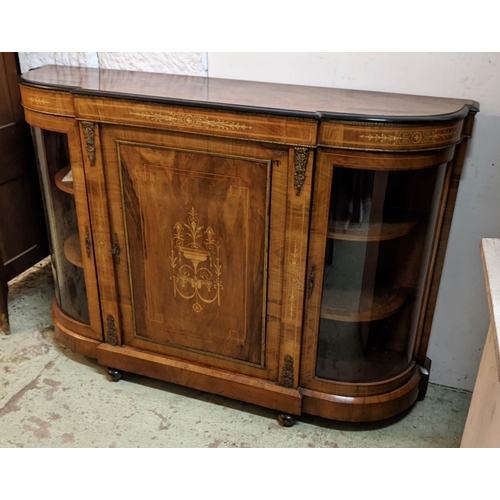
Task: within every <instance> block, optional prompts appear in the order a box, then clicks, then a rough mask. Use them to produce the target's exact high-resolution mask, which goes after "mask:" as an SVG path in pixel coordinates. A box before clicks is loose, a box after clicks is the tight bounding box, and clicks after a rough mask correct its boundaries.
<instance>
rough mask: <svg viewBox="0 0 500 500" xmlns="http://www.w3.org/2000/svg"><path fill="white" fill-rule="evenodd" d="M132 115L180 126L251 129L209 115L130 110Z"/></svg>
mask: <svg viewBox="0 0 500 500" xmlns="http://www.w3.org/2000/svg"><path fill="white" fill-rule="evenodd" d="M129 114H130V115H132V116H136V117H138V118H143V119H144V120H148V121H151V122H156V123H167V124H170V125H175V126H178V127H196V128H204V129H212V130H213V129H216V130H251V129H252V127H250V126H248V125H245V124H243V123H238V122H232V121H227V120H221V119H220V118H211V117H210V116H208V115H195V114H191V113H181V112H174V111H163V112H159V111H130V112H129Z"/></svg>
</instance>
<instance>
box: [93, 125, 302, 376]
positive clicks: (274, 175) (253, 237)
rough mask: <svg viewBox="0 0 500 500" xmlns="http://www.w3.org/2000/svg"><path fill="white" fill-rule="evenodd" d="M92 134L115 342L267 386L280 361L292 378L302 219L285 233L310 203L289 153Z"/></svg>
mask: <svg viewBox="0 0 500 500" xmlns="http://www.w3.org/2000/svg"><path fill="white" fill-rule="evenodd" d="M99 129H100V148H101V150H102V160H103V171H104V174H105V184H106V186H107V197H108V210H109V217H110V220H109V224H110V237H111V241H112V245H113V246H114V250H113V254H114V269H115V273H116V283H117V290H118V291H117V294H118V297H117V298H118V303H119V308H120V311H119V315H120V320H121V321H120V323H121V325H120V329H121V332H122V338H121V339H120V342H121V344H123V345H126V346H129V347H131V348H135V349H138V350H141V351H147V352H152V353H158V354H162V355H166V356H169V357H174V358H177V359H182V360H186V361H190V362H195V363H200V364H203V365H205V366H211V367H216V368H222V369H228V370H231V371H236V372H239V373H242V374H245V375H251V376H255V377H259V378H262V379H267V380H275V381H277V380H278V378H279V374H280V373H281V372H282V371H283V370H284V369H285V368H284V367H285V365H287V363H288V366H287V368H286V369H285V375H286V374H287V373H288V376H289V377H290V376H291V378H292V379H293V373H292V374H290V370H292V372H293V370H294V368H293V367H290V366H289V358H290V356H292V355H295V353H296V352H298V349H299V348H300V345H299V342H300V320H301V307H300V301H301V298H302V293H301V283H300V281H301V279H302V280H303V279H304V273H305V259H299V257H301V256H302V254H305V248H306V238H307V214H306V215H304V213H299V216H300V217H301V218H302V219H301V220H302V225H300V226H299V227H298V229H297V228H296V229H294V230H290V229H287V226H293V225H294V217H295V218H296V217H297V215H290V214H289V213H288V212H290V210H287V207H288V208H290V197H292V196H293V197H294V202H295V203H296V204H298V205H299V206H300V207H302V212H304V210H305V208H304V207H307V205H308V199H309V195H310V194H309V192H308V191H307V190H308V189H310V183H308V184H307V186H306V189H305V194H304V196H303V197H302V198H301V197H298V196H297V195H296V192H295V188H294V176H293V168H292V169H290V168H289V164H290V162H292V163H293V155H294V150H293V148H288V147H286V146H281V147H279V146H274V145H273V146H272V147H266V146H263V145H261V144H259V143H249V142H243V141H235V140H230V139H223V138H217V137H208V136H202V135H194V134H193V135H190V134H181V133H178V132H171V131H155V130H147V129H135V128H133V127H120V126H111V125H100V126H99ZM311 158H312V155H311ZM296 200H300V201H296ZM295 225H296V224H295ZM292 239H294V242H295V243H294V244H293V242H292ZM287 248H291V249H292V251H291V252H288V254H287V252H286V249H287ZM302 263H303V264H304V265H303V267H304V269H303V270H301V267H300V266H301V264H302ZM287 270H288V271H287ZM290 272H291V273H292V274H293V273H295V274H294V279H295V281H294V282H293V286H291V287H290V286H286V287H285V286H284V283H286V282H287V280H288V279H289V278H290V276H289V274H290ZM290 295H291V297H290ZM287 313H288V315H287ZM113 319H114V318H113ZM116 325H117V321H116V320H115V319H114V321H113V327H114V326H116ZM287 355H288V357H287ZM296 356H297V358H296V359H297V360H298V354H297V355H296ZM297 365H298V363H297ZM295 369H296V370H298V366H296V367H295ZM295 383H297V377H295ZM285 385H287V384H285ZM288 386H291V385H289V384H288Z"/></svg>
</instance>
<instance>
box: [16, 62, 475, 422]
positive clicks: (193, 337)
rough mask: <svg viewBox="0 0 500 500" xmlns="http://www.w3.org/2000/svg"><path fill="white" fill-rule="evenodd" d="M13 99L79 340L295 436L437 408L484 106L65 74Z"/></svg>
mask: <svg viewBox="0 0 500 500" xmlns="http://www.w3.org/2000/svg"><path fill="white" fill-rule="evenodd" d="M20 87H21V95H22V102H23V106H24V111H25V116H26V120H27V121H28V123H29V124H30V125H31V126H32V131H33V137H34V142H35V148H36V151H37V156H38V162H39V171H40V176H41V181H42V185H43V191H44V199H45V208H46V214H47V219H48V222H49V226H50V233H51V238H50V240H51V255H52V264H53V270H54V276H55V283H56V287H55V291H56V293H55V295H56V296H55V300H54V306H53V318H54V324H55V329H56V332H57V335H58V338H59V339H60V341H61V342H63V343H64V344H65V345H66V346H67V347H68V348H69V349H71V350H73V351H75V352H78V353H81V354H83V355H85V356H89V357H92V358H95V359H97V361H98V362H99V363H100V364H103V365H104V366H107V367H108V368H109V374H110V376H111V378H112V379H113V380H118V379H119V378H120V377H121V376H122V374H123V372H131V373H136V374H141V375H145V376H149V377H154V378H157V379H161V380H165V381H169V382H173V383H176V384H181V385H184V386H189V387H193V388H196V389H199V390H203V391H208V392H212V393H217V394H221V395H224V396H227V397H229V398H235V399H238V400H242V401H247V402H250V403H254V404H257V405H261V406H264V407H268V408H272V409H276V410H277V411H278V418H279V421H280V422H281V423H282V424H283V425H285V426H289V425H292V424H293V423H294V422H295V420H296V418H297V416H299V415H301V414H302V413H309V414H314V415H319V416H322V417H326V418H329V419H336V420H343V421H373V420H381V419H385V418H388V417H391V416H394V415H397V414H399V413H401V412H402V411H404V410H405V409H407V408H409V407H410V406H411V405H412V404H413V403H414V402H415V401H416V400H417V399H418V398H419V396H420V397H423V396H424V394H425V390H426V386H427V382H428V377H429V370H430V360H429V359H428V358H427V357H426V351H427V345H428V340H429V333H430V329H431V324H432V317H433V313H434V307H435V303H436V297H437V293H438V288H439V279H440V275H441V269H442V266H443V261H444V256H445V251H446V243H447V239H448V234H449V230H450V225H451V219H452V214H453V209H454V204H455V199H456V196H457V191H458V185H459V181H460V173H461V169H462V164H463V161H464V156H465V152H466V147H467V142H468V140H469V138H470V137H471V133H472V126H473V120H474V116H475V114H476V113H477V111H478V110H479V108H478V104H477V103H476V102H474V101H470V100H459V99H444V98H435V97H417V96H410V95H400V94H388V93H377V92H366V91H354V90H341V89H331V88H319V87H308V86H294V85H281V84H270V83H260V82H249V81H234V80H224V79H216V78H204V77H192V76H180V75H165V74H154V73H142V72H129V71H116V70H102V69H101V70H99V69H90V68H79V67H64V66H45V67H41V68H38V69H35V70H32V71H30V72H28V73H25V74H24V75H22V77H21V79H20Z"/></svg>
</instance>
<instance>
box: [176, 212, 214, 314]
mask: <svg viewBox="0 0 500 500" xmlns="http://www.w3.org/2000/svg"><path fill="white" fill-rule="evenodd" d="M170 243H171V250H170V256H169V261H170V267H171V268H172V275H171V276H170V279H171V280H172V282H173V286H174V297H176V296H177V295H179V296H180V297H182V298H183V299H186V300H192V299H194V303H193V305H192V306H191V307H192V308H193V311H195V312H196V313H200V312H201V311H202V310H203V306H202V303H204V304H211V303H212V302H215V301H217V304H218V305H219V306H220V297H221V290H223V286H222V264H221V261H220V249H221V245H220V244H219V242H218V241H217V240H216V239H215V231H214V230H213V229H212V228H211V227H207V228H206V229H205V226H202V225H200V223H199V219H198V212H197V211H196V210H195V209H194V208H191V210H190V211H189V213H188V217H187V223H186V222H184V223H181V222H176V223H175V225H174V232H173V233H172V232H171V233H170Z"/></svg>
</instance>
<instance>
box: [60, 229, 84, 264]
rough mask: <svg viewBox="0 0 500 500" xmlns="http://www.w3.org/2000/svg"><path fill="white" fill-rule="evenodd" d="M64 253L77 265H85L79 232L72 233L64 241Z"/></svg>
mask: <svg viewBox="0 0 500 500" xmlns="http://www.w3.org/2000/svg"><path fill="white" fill-rule="evenodd" d="M64 255H65V256H66V258H67V259H68V260H69V261H70V262H71V263H72V264H74V265H75V266H78V267H83V259H82V248H81V246H80V236H79V235H78V233H75V234H72V235H71V236H70V237H69V238H68V239H67V240H66V241H65V242H64Z"/></svg>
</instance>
